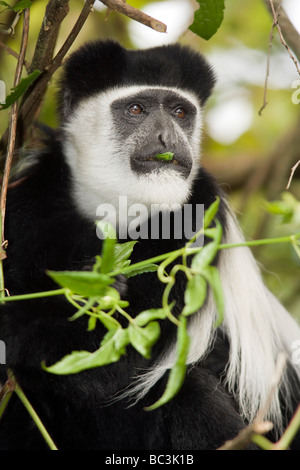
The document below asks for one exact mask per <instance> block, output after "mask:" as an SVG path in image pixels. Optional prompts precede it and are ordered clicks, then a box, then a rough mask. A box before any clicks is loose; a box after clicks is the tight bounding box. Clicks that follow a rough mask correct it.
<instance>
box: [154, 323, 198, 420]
mask: <svg viewBox="0 0 300 470" xmlns="http://www.w3.org/2000/svg"><path fill="white" fill-rule="evenodd" d="M186 320H187V319H186V318H184V317H182V316H181V317H180V325H179V326H178V330H177V355H176V362H175V365H174V367H172V369H171V371H170V375H169V379H168V383H167V385H166V388H165V391H164V393H163V395H162V396H161V397H160V398H159V400H157V402H155V403H154V404H153V405H151V406H148V407H147V408H145V410H147V411H152V410H155V409H156V408H159V407H160V406H162V405H164V404H165V403H168V402H169V401H170V400H171V399H172V398H173V397H174V396H175V395H176V394H177V393H178V392H179V390H180V388H181V386H182V384H183V382H184V378H185V371H186V359H187V355H188V352H189V346H190V338H189V336H188V334H187V322H186Z"/></svg>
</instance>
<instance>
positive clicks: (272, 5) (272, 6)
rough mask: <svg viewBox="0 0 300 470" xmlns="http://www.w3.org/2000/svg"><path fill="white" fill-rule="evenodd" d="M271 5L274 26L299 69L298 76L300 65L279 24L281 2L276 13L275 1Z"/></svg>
mask: <svg viewBox="0 0 300 470" xmlns="http://www.w3.org/2000/svg"><path fill="white" fill-rule="evenodd" d="M270 5H271V9H272V14H273V19H274V23H273V24H274V25H275V26H276V27H277V30H278V33H279V37H280V41H281V43H282V44H283V45H284V47H285V48H286V50H287V51H288V53H289V55H290V57H291V59H292V61H293V62H294V64H295V66H296V69H297V72H298V74H299V75H300V68H299V65H298V62H297V60H296V59H295V57H294V54H293V53H292V51H291V49H290V48H289V46H288V45H287V43H286V41H285V39H284V37H283V34H282V30H281V26H280V24H279V23H278V17H279V14H280V13H279V11H280V9H281V2H280V3H279V5H278V6H277V10H276V11H275V8H274V4H273V0H270Z"/></svg>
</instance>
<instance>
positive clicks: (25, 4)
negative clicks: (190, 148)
mask: <svg viewBox="0 0 300 470" xmlns="http://www.w3.org/2000/svg"><path fill="white" fill-rule="evenodd" d="M31 5H32V1H31V0H20V1H19V2H18V3H17V4H16V5H15V6H14V7H12V9H13V10H14V11H22V10H25V8H30V7H31Z"/></svg>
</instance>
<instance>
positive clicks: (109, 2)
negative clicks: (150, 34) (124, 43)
mask: <svg viewBox="0 0 300 470" xmlns="http://www.w3.org/2000/svg"><path fill="white" fill-rule="evenodd" d="M101 2H102V3H103V4H104V5H106V6H107V7H108V8H109V10H115V11H118V12H119V13H122V14H123V15H125V16H128V18H131V19H133V20H135V21H138V22H139V23H142V24H144V25H145V26H148V27H149V28H152V29H154V30H155V31H158V32H159V33H166V32H167V26H166V25H165V24H164V23H162V22H161V21H158V20H156V19H155V18H152V17H151V16H149V15H146V13H143V12H142V11H140V10H137V9H136V8H133V7H132V6H131V5H127V3H125V2H124V1H123V0H101Z"/></svg>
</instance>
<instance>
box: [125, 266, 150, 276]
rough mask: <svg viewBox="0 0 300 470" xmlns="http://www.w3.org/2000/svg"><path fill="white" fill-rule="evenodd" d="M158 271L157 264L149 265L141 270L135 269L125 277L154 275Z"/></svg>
mask: <svg viewBox="0 0 300 470" xmlns="http://www.w3.org/2000/svg"><path fill="white" fill-rule="evenodd" d="M157 269H158V266H157V264H147V265H146V266H143V267H141V268H133V269H132V270H131V271H126V273H125V276H126V277H128V278H129V277H133V276H137V275H139V274H144V273H152V272H155V271H157Z"/></svg>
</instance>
